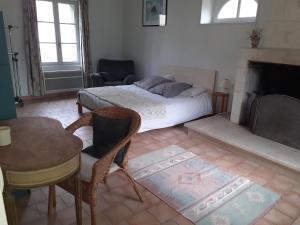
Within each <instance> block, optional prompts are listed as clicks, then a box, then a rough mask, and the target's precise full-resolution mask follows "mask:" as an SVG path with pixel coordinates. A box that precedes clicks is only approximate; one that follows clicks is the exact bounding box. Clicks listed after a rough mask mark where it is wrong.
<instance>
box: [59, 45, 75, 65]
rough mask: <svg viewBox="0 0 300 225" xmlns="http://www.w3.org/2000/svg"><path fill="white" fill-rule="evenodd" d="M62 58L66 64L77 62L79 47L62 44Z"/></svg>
mask: <svg viewBox="0 0 300 225" xmlns="http://www.w3.org/2000/svg"><path fill="white" fill-rule="evenodd" d="M61 49H62V57H63V61H64V62H77V61H78V55H77V45H76V44H62V45H61Z"/></svg>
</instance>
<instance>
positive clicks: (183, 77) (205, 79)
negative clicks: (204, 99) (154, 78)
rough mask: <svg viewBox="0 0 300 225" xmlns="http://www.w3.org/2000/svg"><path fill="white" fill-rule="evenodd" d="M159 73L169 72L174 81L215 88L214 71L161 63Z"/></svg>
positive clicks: (210, 88)
mask: <svg viewBox="0 0 300 225" xmlns="http://www.w3.org/2000/svg"><path fill="white" fill-rule="evenodd" d="M160 74H161V75H163V74H171V75H173V76H174V77H175V79H176V81H179V82H185V83H189V84H192V85H193V86H195V87H197V86H201V87H205V88H207V89H208V91H209V92H213V91H214V89H215V79H216V71H214V70H207V69H200V68H191V67H183V66H175V65H161V68H160Z"/></svg>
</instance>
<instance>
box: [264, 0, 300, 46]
mask: <svg viewBox="0 0 300 225" xmlns="http://www.w3.org/2000/svg"><path fill="white" fill-rule="evenodd" d="M258 25H259V26H260V27H262V28H264V31H263V35H264V36H263V43H262V44H263V46H264V47H266V48H285V49H300V0H276V1H274V0H261V13H260V18H259V21H258Z"/></svg>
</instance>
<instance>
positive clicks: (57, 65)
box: [36, 0, 81, 71]
mask: <svg viewBox="0 0 300 225" xmlns="http://www.w3.org/2000/svg"><path fill="white" fill-rule="evenodd" d="M36 1H44V2H52V4H53V18H54V30H55V38H56V42H55V45H56V54H57V62H42V68H43V70H44V71H53V70H72V69H80V68H81V54H80V31H79V5H78V1H77V0H36ZM59 3H65V4H72V5H74V8H75V24H73V23H61V22H60V19H59V9H58V4H59ZM39 22H45V23H47V22H46V21H38V20H37V23H39ZM49 23H50V22H49ZM51 23H52V22H51ZM61 24H72V25H75V30H76V41H77V43H70V44H76V45H77V59H78V61H72V62H63V56H62V44H64V43H62V42H61V32H60V25H61ZM40 43H47V42H40V41H39V44H40ZM65 44H68V43H65Z"/></svg>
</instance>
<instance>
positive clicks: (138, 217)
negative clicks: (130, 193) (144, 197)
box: [128, 211, 159, 225]
mask: <svg viewBox="0 0 300 225" xmlns="http://www.w3.org/2000/svg"><path fill="white" fill-rule="evenodd" d="M128 223H129V224H130V225H159V222H158V221H157V220H156V219H155V218H154V217H153V216H152V215H151V214H150V213H148V212H147V211H142V212H140V213H138V214H135V215H134V216H132V217H130V218H129V219H128Z"/></svg>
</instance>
